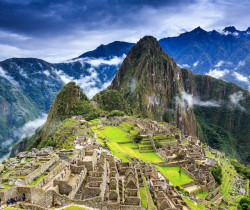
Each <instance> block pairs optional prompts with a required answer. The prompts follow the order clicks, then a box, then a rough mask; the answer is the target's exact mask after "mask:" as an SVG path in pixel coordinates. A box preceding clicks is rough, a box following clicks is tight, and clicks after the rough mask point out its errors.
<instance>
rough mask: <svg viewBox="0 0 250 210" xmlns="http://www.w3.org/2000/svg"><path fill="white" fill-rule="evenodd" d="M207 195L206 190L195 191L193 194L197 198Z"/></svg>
mask: <svg viewBox="0 0 250 210" xmlns="http://www.w3.org/2000/svg"><path fill="white" fill-rule="evenodd" d="M207 195H208V192H199V193H196V194H195V196H196V197H197V198H204V197H206V196H207Z"/></svg>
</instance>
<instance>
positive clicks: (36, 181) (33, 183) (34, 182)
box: [28, 174, 47, 185]
mask: <svg viewBox="0 0 250 210" xmlns="http://www.w3.org/2000/svg"><path fill="white" fill-rule="evenodd" d="M45 176H47V175H45V174H41V175H40V176H39V178H38V179H37V180H33V181H32V182H31V183H29V184H28V185H36V184H37V183H38V182H40V181H41V180H42V179H43V178H44V177H45Z"/></svg>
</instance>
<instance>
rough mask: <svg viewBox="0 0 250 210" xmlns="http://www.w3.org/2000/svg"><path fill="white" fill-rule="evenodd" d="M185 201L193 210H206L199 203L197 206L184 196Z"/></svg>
mask: <svg viewBox="0 0 250 210" xmlns="http://www.w3.org/2000/svg"><path fill="white" fill-rule="evenodd" d="M183 199H184V200H185V201H186V203H187V204H188V205H189V206H190V207H191V209H193V210H200V209H202V210H203V209H205V208H204V207H203V206H202V205H201V204H199V203H197V206H196V205H195V204H194V202H193V201H191V200H189V199H188V198H186V197H184V196H183Z"/></svg>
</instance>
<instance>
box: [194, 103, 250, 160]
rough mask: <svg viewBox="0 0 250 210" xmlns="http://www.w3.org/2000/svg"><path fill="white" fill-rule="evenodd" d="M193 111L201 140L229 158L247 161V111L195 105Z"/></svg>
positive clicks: (249, 120) (248, 119) (249, 124)
mask: <svg viewBox="0 0 250 210" xmlns="http://www.w3.org/2000/svg"><path fill="white" fill-rule="evenodd" d="M245 106H246V107H249V105H245ZM194 112H195V117H196V119H197V122H198V124H199V126H200V128H201V130H200V132H199V136H200V139H201V140H202V141H203V142H206V143H207V144H208V145H210V146H211V147H212V148H215V149H218V150H222V151H224V152H225V153H226V154H227V155H228V156H229V157H231V158H237V159H238V160H239V161H241V162H243V163H246V164H247V163H249V160H250V157H249V152H248V151H249V144H248V139H249V130H250V117H249V114H248V112H243V111H241V110H240V109H235V110H232V109H229V108H226V107H195V109H194Z"/></svg>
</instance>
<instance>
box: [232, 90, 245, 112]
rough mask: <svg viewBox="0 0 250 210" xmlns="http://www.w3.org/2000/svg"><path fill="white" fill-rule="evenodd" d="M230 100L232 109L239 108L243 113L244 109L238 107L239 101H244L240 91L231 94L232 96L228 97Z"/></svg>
mask: <svg viewBox="0 0 250 210" xmlns="http://www.w3.org/2000/svg"><path fill="white" fill-rule="evenodd" d="M229 98H230V103H231V105H232V106H233V107H235V108H239V109H240V110H242V111H245V108H244V107H242V106H241V105H240V103H239V102H240V101H241V100H243V99H244V97H243V94H242V92H241V91H239V92H237V93H233V94H232V95H230V96H229Z"/></svg>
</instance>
